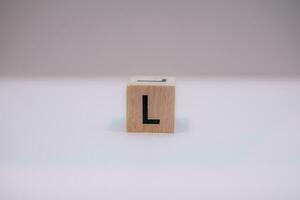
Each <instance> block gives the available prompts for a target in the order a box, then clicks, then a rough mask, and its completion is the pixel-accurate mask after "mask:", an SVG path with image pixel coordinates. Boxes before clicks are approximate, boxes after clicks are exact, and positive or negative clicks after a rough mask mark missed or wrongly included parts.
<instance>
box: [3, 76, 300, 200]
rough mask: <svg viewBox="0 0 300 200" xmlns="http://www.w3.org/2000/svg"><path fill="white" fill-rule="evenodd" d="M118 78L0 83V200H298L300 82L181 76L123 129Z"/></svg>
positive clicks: (122, 89)
mask: <svg viewBox="0 0 300 200" xmlns="http://www.w3.org/2000/svg"><path fill="white" fill-rule="evenodd" d="M126 83H127V80H125V79H124V80H120V79H98V80H97V79H73V80H72V79H66V80H64V79H60V80H55V79H36V80H12V79H2V80H1V81H0V199H22V200H23V199H30V200H32V199H200V198H203V199H264V200H265V199H299V198H300V190H299V185H300V183H299V178H300V172H299V167H300V154H299V150H300V147H299V139H300V136H299V134H300V123H299V122H300V103H299V102H300V81H299V80H255V79H252V80H239V79H234V80H229V79H227V80H225V79H223V80H222V79H215V80H214V79H199V80H180V79H179V80H177V91H176V92H177V93H176V95H177V96H176V98H177V99H176V116H177V117H176V121H177V122H176V133H175V134H174V135H170V134H127V133H126V132H125V131H124V130H125V126H124V125H125V123H124V122H125V121H124V120H125V118H124V116H125V87H126Z"/></svg>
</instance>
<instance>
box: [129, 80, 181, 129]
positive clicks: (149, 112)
mask: <svg viewBox="0 0 300 200" xmlns="http://www.w3.org/2000/svg"><path fill="white" fill-rule="evenodd" d="M174 118H175V78H172V77H134V78H132V79H131V81H130V82H129V84H128V85H127V131H128V132H157V133H174Z"/></svg>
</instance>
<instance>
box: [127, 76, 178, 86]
mask: <svg viewBox="0 0 300 200" xmlns="http://www.w3.org/2000/svg"><path fill="white" fill-rule="evenodd" d="M128 85H153V86H175V77H170V76H135V77H131V78H130V81H129V83H128Z"/></svg>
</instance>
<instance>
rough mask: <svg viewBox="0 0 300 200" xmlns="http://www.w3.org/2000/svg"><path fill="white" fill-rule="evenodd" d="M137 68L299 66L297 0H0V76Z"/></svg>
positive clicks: (259, 70)
mask: <svg viewBox="0 0 300 200" xmlns="http://www.w3.org/2000/svg"><path fill="white" fill-rule="evenodd" d="M135 74H144V75H151V74H154V75H158V74H168V75H177V76H280V77H282V76H299V75H300V1H297V0H282V1H278V0H259V1H250V0H249V1H243V0H240V1H223V0H220V1H217V0H214V1H189V0H188V1H183V0H182V1H178V0H177V1H174V0H167V1H164V0H162V1H143V0H142V1H124V0H123V1H121V0H120V1H117V0H113V1H109V0H107V1H91V0H90V1H83V0H82V1H81V0H75V1H71V0H62V1H59V0H53V1H50V0H46V1H34V0H1V1H0V76H2V77H3V76H29V77H31V76H33V77H36V76H50V77H52V76H62V77H65V76H67V77H73V76H75V77H78V76H79V77H86V76H87V77H90V76H96V77H97V76H117V75H126V76H127V75H135Z"/></svg>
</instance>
